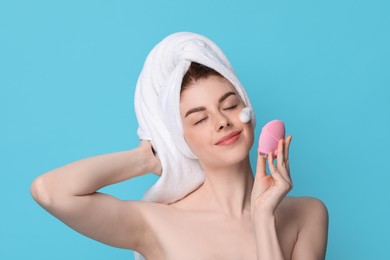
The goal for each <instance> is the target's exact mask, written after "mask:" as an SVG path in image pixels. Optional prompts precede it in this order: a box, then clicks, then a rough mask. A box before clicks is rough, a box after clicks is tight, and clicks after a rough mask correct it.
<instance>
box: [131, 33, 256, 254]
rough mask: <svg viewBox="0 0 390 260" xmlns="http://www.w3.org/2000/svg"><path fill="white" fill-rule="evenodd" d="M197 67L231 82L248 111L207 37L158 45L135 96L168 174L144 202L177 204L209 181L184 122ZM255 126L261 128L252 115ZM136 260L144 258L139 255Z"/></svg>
mask: <svg viewBox="0 0 390 260" xmlns="http://www.w3.org/2000/svg"><path fill="white" fill-rule="evenodd" d="M191 62H197V63H200V64H202V65H205V66H207V67H209V68H212V69H214V70H216V71H217V72H219V73H220V74H221V75H222V76H224V77H225V78H226V79H227V80H229V81H230V82H231V83H232V84H233V86H234V87H235V89H236V90H237V93H238V94H239V95H240V96H241V98H242V99H243V101H244V103H245V104H246V106H247V107H250V108H252V105H251V103H250V101H249V98H248V96H247V94H246V92H245V90H244V88H243V87H242V85H241V83H240V81H239V80H238V78H237V76H236V74H235V72H234V70H233V68H232V66H231V65H230V62H229V61H228V59H227V58H226V56H225V55H224V53H223V52H222V51H221V49H220V48H219V47H218V46H217V45H216V44H215V43H214V42H212V41H211V40H210V39H208V38H206V37H205V36H202V35H199V34H196V33H190V32H179V33H174V34H171V35H169V36H168V37H166V38H165V39H163V40H162V41H161V42H160V43H159V44H157V45H156V46H155V47H154V48H153V49H152V51H151V52H150V53H149V55H148V57H147V58H146V61H145V64H144V66H143V69H142V71H141V74H140V76H139V78H138V82H137V86H136V91H135V100H134V105H135V112H136V116H137V120H138V124H139V127H138V131H137V134H138V136H139V138H140V139H145V140H150V142H151V143H152V146H153V149H154V150H155V151H156V152H157V157H158V158H159V160H160V161H161V165H162V174H161V177H160V178H159V179H158V181H157V182H156V183H155V184H154V185H153V186H152V187H150V188H149V189H148V190H147V191H146V193H145V194H144V196H143V198H142V200H144V201H153V202H160V203H166V204H169V203H173V202H175V201H177V200H179V199H182V198H183V197H185V196H186V195H188V194H189V193H191V192H192V191H194V190H195V189H197V188H198V187H199V186H200V185H201V184H202V183H203V181H204V173H203V171H202V168H201V166H200V164H199V162H198V160H197V158H196V156H195V155H194V154H193V153H192V151H191V149H190V148H189V147H188V145H187V143H186V141H185V139H184V136H183V128H182V122H181V117H180V89H181V84H182V79H183V77H184V75H185V73H186V72H187V70H188V68H189V66H190V65H191ZM251 123H252V124H253V126H254V125H255V118H254V115H253V113H252V118H251ZM136 259H142V258H140V256H138V255H136Z"/></svg>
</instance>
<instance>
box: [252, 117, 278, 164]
mask: <svg viewBox="0 0 390 260" xmlns="http://www.w3.org/2000/svg"><path fill="white" fill-rule="evenodd" d="M284 135H285V128H284V123H283V122H282V121H280V120H272V121H270V122H268V123H267V124H266V125H265V126H264V127H263V128H262V129H261V133H260V137H259V147H258V149H257V150H258V151H259V153H260V156H263V157H266V156H267V155H268V153H269V152H272V158H276V155H277V149H278V142H279V140H280V139H284Z"/></svg>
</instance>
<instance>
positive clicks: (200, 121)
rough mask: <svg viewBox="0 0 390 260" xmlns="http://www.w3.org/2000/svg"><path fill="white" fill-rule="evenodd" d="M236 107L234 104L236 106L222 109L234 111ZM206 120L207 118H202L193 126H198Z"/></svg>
mask: <svg viewBox="0 0 390 260" xmlns="http://www.w3.org/2000/svg"><path fill="white" fill-rule="evenodd" d="M237 106H238V105H237V104H236V105H233V106H230V107H227V108H224V109H223V110H231V109H235V108H236V107H237ZM206 119H207V117H205V118H202V119H201V120H199V121H198V122H196V123H195V124H194V125H198V124H200V123H202V122H203V121H204V120H206Z"/></svg>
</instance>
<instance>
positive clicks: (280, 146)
mask: <svg viewBox="0 0 390 260" xmlns="http://www.w3.org/2000/svg"><path fill="white" fill-rule="evenodd" d="M276 156H277V157H276V166H277V168H278V170H281V169H282V168H283V167H284V166H285V162H284V139H280V140H279V142H278V149H277V150H276Z"/></svg>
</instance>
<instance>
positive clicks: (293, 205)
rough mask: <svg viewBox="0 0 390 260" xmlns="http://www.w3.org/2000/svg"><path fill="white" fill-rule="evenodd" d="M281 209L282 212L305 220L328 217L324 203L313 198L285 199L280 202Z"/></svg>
mask: <svg viewBox="0 0 390 260" xmlns="http://www.w3.org/2000/svg"><path fill="white" fill-rule="evenodd" d="M281 208H282V209H283V210H284V211H286V210H287V211H293V212H295V213H296V214H298V215H299V216H300V217H302V218H305V219H306V218H311V217H327V216H328V210H327V207H326V205H325V203H324V202H322V201H321V200H320V199H317V198H313V197H286V198H285V199H284V200H283V201H282V204H281Z"/></svg>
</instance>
